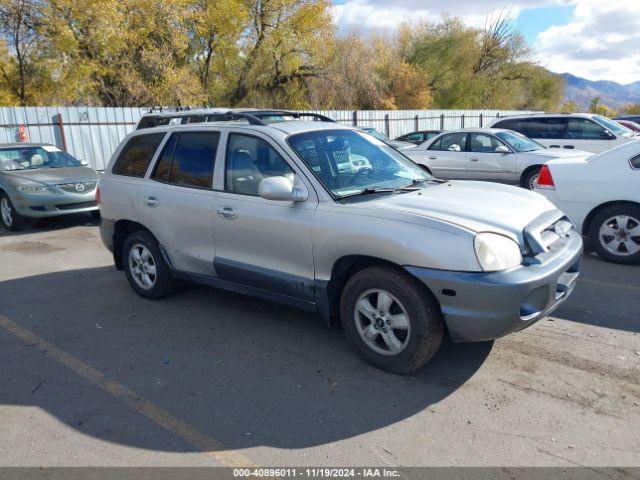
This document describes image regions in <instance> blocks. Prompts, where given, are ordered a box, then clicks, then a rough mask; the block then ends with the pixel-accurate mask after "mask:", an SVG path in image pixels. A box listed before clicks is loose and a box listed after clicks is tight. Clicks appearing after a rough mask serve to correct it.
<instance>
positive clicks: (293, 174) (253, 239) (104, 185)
mask: <svg viewBox="0 0 640 480" xmlns="http://www.w3.org/2000/svg"><path fill="white" fill-rule="evenodd" d="M245 117H246V119H247V120H248V124H247V125H242V124H239V123H238V122H235V123H223V122H220V123H200V124H196V125H180V126H166V127H158V128H150V129H144V130H139V131H136V132H134V133H132V134H130V135H129V136H128V137H127V138H126V139H125V140H124V141H123V142H122V144H121V145H120V146H119V147H118V149H117V150H116V152H115V153H114V155H113V158H112V159H111V161H110V163H109V166H108V168H107V170H106V172H105V175H104V178H103V180H102V181H101V183H100V187H99V192H100V195H99V198H100V211H101V215H102V222H101V235H102V239H103V241H104V243H105V245H106V246H107V248H109V249H110V250H111V251H112V252H113V256H114V260H115V265H116V267H117V268H118V269H120V270H124V271H125V274H126V276H127V279H128V281H129V283H130V285H131V287H132V288H133V289H134V290H135V291H136V292H137V293H138V294H139V295H141V296H142V297H145V298H150V299H158V298H162V297H164V296H166V295H167V294H169V293H170V292H171V290H172V288H173V287H174V284H175V280H176V279H183V280H185V279H186V280H189V281H194V282H198V283H204V284H208V285H211V286H214V287H220V288H224V289H228V290H233V291H237V292H242V293H247V294H250V295H254V296H257V297H261V298H264V299H268V300H275V301H279V302H283V303H286V304H289V305H294V306H296V307H301V308H304V309H307V310H313V311H317V312H318V313H319V314H320V315H321V316H323V317H324V318H325V319H326V320H327V321H332V320H336V319H339V320H340V321H341V323H342V326H343V328H344V332H345V333H346V336H347V338H348V339H349V340H350V342H351V343H352V344H353V346H354V347H355V349H356V350H357V351H358V352H359V353H360V355H362V357H364V359H365V360H366V361H368V362H370V363H372V364H373V365H376V366H378V367H380V368H383V369H386V370H389V371H393V372H398V373H407V372H411V371H414V370H416V369H418V368H420V367H422V366H423V365H424V364H425V363H426V362H427V361H428V360H429V359H430V358H431V357H432V356H433V355H434V354H435V353H436V351H437V350H438V348H439V346H440V343H441V340H442V337H443V334H444V333H445V331H448V332H449V334H450V335H451V337H452V338H453V340H454V341H482V340H489V339H494V338H498V337H500V336H503V335H506V334H508V333H511V332H515V331H518V330H521V329H523V328H525V327H528V326H529V325H531V324H533V323H534V322H536V321H537V320H539V319H541V318H542V317H544V316H545V315H547V314H548V313H549V312H551V311H552V310H553V309H555V308H556V307H557V306H558V305H559V304H560V303H561V302H563V301H564V300H565V299H566V298H567V297H568V295H569V294H570V293H571V291H572V289H573V287H574V285H575V282H576V278H577V276H578V269H579V264H580V259H581V251H582V240H581V237H580V235H578V233H577V232H576V231H575V229H574V228H573V226H572V225H571V223H570V222H569V221H568V220H567V219H566V217H565V216H564V214H563V213H562V212H560V211H558V210H556V209H555V207H554V206H553V205H552V204H551V203H550V202H548V201H547V200H546V199H545V198H544V197H542V196H540V195H538V194H536V193H533V192H529V191H525V190H522V189H518V188H515V187H510V186H505V185H498V184H490V183H481V182H455V181H451V182H447V181H443V180H438V179H436V178H434V177H432V176H430V175H429V174H428V173H426V172H424V171H423V170H422V169H420V168H419V167H418V166H416V165H415V164H414V163H413V162H411V161H410V160H408V159H407V158H406V157H404V156H403V155H402V154H401V153H400V152H398V151H397V150H395V149H393V148H391V147H389V146H388V145H387V144H386V143H384V142H382V141H380V140H377V139H376V138H374V137H372V136H370V135H368V134H366V133H364V132H362V131H359V130H357V129H354V128H350V127H346V126H342V125H338V124H335V123H329V122H322V121H313V122H312V121H289V122H281V123H272V124H265V123H264V122H262V121H261V120H260V119H258V118H256V117H253V116H251V115H249V114H246V115H245ZM345 159H348V161H345ZM339 165H341V166H339ZM344 165H350V167H349V168H345V167H344Z"/></svg>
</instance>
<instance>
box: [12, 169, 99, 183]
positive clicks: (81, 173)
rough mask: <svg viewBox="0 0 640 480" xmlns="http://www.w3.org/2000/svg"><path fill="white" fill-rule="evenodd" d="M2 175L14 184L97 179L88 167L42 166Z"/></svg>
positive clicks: (93, 171)
mask: <svg viewBox="0 0 640 480" xmlns="http://www.w3.org/2000/svg"><path fill="white" fill-rule="evenodd" d="M2 175H4V176H5V178H7V179H9V180H13V182H14V183H16V184H21V183H30V182H34V183H42V184H45V185H58V184H60V183H74V182H91V181H97V180H99V178H100V177H99V176H98V174H97V173H96V172H95V170H93V169H91V168H89V167H65V168H42V169H35V170H11V171H5V172H2Z"/></svg>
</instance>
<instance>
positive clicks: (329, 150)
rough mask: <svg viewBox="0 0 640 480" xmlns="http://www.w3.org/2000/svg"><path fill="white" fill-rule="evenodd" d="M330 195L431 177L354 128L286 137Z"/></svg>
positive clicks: (401, 185) (392, 187) (386, 188)
mask: <svg viewBox="0 0 640 480" xmlns="http://www.w3.org/2000/svg"><path fill="white" fill-rule="evenodd" d="M287 141H288V142H289V145H291V147H292V148H293V149H294V150H295V152H296V153H297V154H298V156H299V157H300V158H301V159H302V161H304V163H305V164H306V165H307V167H308V168H309V169H310V170H311V171H312V172H313V173H314V174H315V175H316V177H318V179H319V180H320V182H322V184H323V185H324V186H325V187H326V188H327V190H329V191H330V192H331V193H332V194H333V196H334V197H337V198H340V197H345V196H350V195H353V194H358V193H368V192H367V191H373V190H383V191H388V192H393V191H394V190H395V189H400V188H404V187H408V186H411V185H412V184H413V183H418V182H423V181H427V180H431V179H433V177H431V176H430V175H429V174H428V173H426V172H425V171H423V170H422V169H421V168H420V167H418V166H417V165H416V164H415V163H413V162H412V161H411V160H409V159H408V158H407V157H405V156H404V155H402V154H401V153H399V152H398V151H397V150H395V149H393V148H392V147H389V146H388V145H387V144H386V143H384V142H381V141H380V140H377V139H375V138H373V137H371V136H369V135H367V134H365V133H362V132H359V131H357V130H319V131H315V132H308V133H299V134H297V135H292V136H291V137H289V139H288V140H287Z"/></svg>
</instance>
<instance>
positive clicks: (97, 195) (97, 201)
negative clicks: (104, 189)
mask: <svg viewBox="0 0 640 480" xmlns="http://www.w3.org/2000/svg"><path fill="white" fill-rule="evenodd" d="M96 205H98V206H100V186H98V188H96Z"/></svg>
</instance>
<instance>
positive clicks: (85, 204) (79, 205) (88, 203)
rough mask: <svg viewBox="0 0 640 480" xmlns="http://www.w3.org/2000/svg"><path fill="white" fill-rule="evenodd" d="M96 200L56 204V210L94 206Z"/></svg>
mask: <svg viewBox="0 0 640 480" xmlns="http://www.w3.org/2000/svg"><path fill="white" fill-rule="evenodd" d="M96 205H97V203H96V202H80V203H67V204H66V205H56V208H57V209H58V210H77V209H80V208H89V207H95V206H96Z"/></svg>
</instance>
